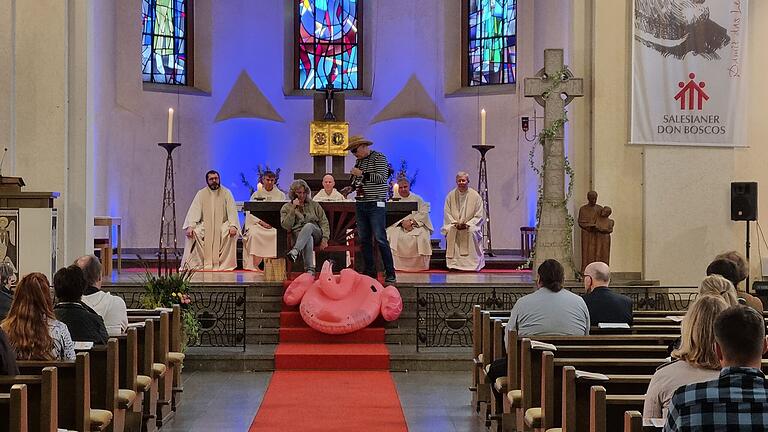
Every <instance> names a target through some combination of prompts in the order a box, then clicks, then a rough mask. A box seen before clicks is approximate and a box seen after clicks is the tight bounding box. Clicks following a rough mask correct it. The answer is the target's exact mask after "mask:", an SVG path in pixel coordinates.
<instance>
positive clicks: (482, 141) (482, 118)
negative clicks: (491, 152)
mask: <svg viewBox="0 0 768 432" xmlns="http://www.w3.org/2000/svg"><path fill="white" fill-rule="evenodd" d="M480 144H482V145H485V108H483V109H481V110H480Z"/></svg>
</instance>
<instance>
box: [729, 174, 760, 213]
mask: <svg viewBox="0 0 768 432" xmlns="http://www.w3.org/2000/svg"><path fill="white" fill-rule="evenodd" d="M731 220H735V221H753V220H757V183H756V182H732V183H731Z"/></svg>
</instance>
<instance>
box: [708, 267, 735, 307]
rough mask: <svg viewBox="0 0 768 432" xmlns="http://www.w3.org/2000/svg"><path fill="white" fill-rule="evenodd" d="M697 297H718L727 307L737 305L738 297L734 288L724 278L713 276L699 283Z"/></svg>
mask: <svg viewBox="0 0 768 432" xmlns="http://www.w3.org/2000/svg"><path fill="white" fill-rule="evenodd" d="M699 296H718V297H722V298H723V300H725V302H726V303H728V306H736V305H737V304H739V297H738V296H737V295H736V288H734V287H733V284H732V283H731V282H730V281H729V280H728V279H726V278H724V277H722V276H720V275H718V274H713V275H709V276H707V277H705V278H704V280H703V281H701V284H700V285H699Z"/></svg>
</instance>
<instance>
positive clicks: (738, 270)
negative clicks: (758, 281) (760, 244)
mask: <svg viewBox="0 0 768 432" xmlns="http://www.w3.org/2000/svg"><path fill="white" fill-rule="evenodd" d="M731 264H732V265H731ZM711 274H719V275H720V276H722V277H724V278H726V279H728V280H729V281H731V283H732V284H733V287H734V288H735V289H736V296H737V297H738V298H739V299H743V302H742V303H743V304H746V305H747V306H750V307H752V308H753V309H755V310H756V311H758V312H762V311H763V302H762V301H761V300H760V299H759V298H757V297H755V296H753V295H752V294H749V293H747V292H745V291H744V290H743V289H744V288H746V287H742V289H739V284H741V282H743V281H744V280H745V279H747V276H749V264H748V263H747V260H746V258H744V255H742V254H740V253H739V252H736V251H730V252H725V253H721V254H720V255H718V256H716V257H715V260H714V261H712V262H711V263H710V264H709V266H707V276H709V275H711Z"/></svg>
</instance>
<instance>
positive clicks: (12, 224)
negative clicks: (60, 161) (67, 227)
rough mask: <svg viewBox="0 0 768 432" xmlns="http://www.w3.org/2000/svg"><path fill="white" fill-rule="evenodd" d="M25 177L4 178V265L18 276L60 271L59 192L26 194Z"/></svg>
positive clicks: (0, 218) (0, 186)
mask: <svg viewBox="0 0 768 432" xmlns="http://www.w3.org/2000/svg"><path fill="white" fill-rule="evenodd" d="M24 185H25V184H24V180H23V179H22V178H21V177H6V176H0V262H1V263H6V264H11V265H13V267H14V269H15V270H16V273H17V274H27V273H30V272H40V273H43V274H45V275H46V276H48V278H49V279H50V278H51V277H52V276H53V273H54V272H55V271H56V252H57V243H56V228H57V227H56V224H57V216H58V215H57V210H56V208H55V207H54V200H55V199H56V198H58V197H59V193H58V192H26V191H22V187H23V186H24Z"/></svg>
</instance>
